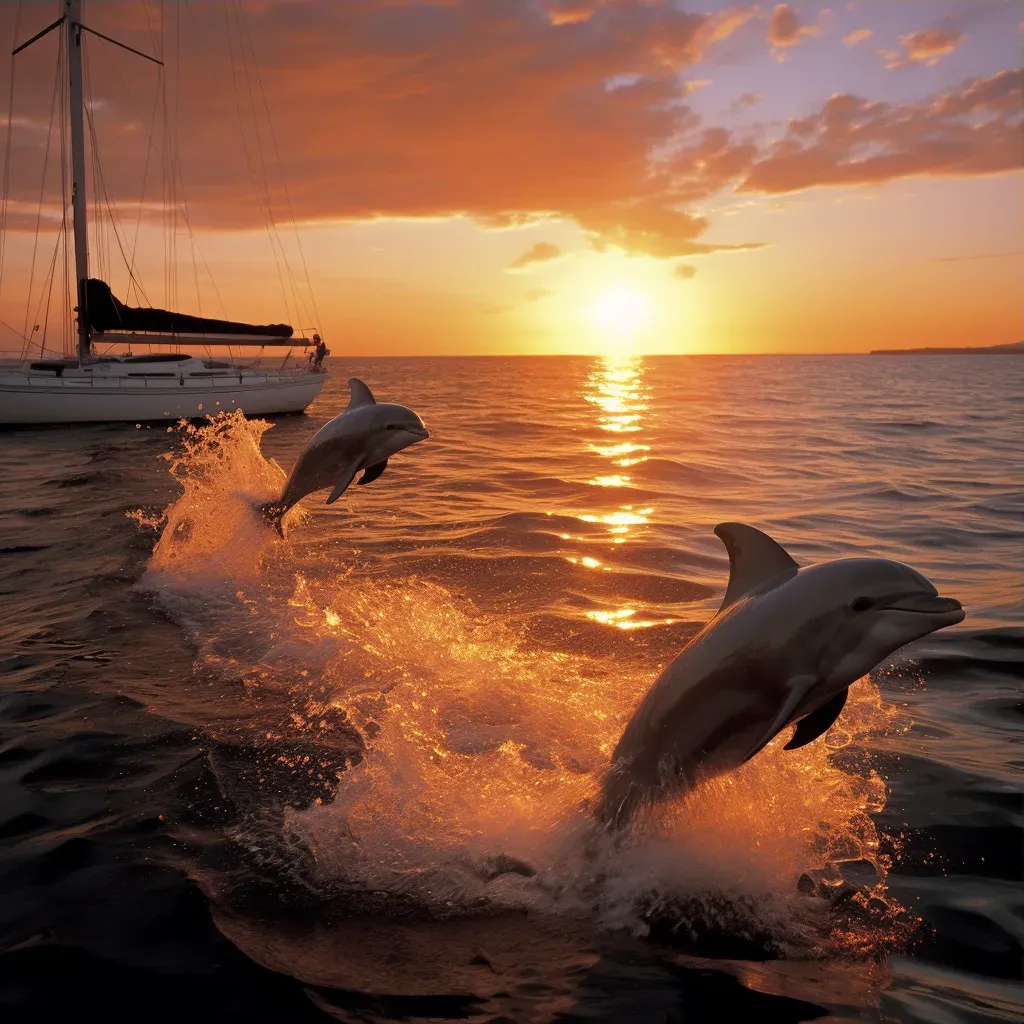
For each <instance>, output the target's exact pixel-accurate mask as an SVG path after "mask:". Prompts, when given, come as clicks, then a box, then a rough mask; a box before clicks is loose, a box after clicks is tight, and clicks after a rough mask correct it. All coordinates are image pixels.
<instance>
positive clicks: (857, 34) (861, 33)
mask: <svg viewBox="0 0 1024 1024" xmlns="http://www.w3.org/2000/svg"><path fill="white" fill-rule="evenodd" d="M872 35H873V33H872V31H871V29H869V28H858V29H856V30H855V31H853V32H851V33H850V34H849V35H848V36H843V42H844V43H845V44H846V45H847V46H856V45H857V44H858V43H863V42H864V40H865V39H870V38H871V36H872Z"/></svg>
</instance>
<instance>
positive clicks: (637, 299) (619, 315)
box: [591, 284, 651, 347]
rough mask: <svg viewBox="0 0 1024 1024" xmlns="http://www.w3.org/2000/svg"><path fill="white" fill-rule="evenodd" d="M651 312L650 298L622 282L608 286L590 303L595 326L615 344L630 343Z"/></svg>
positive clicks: (644, 324)
mask: <svg viewBox="0 0 1024 1024" xmlns="http://www.w3.org/2000/svg"><path fill="white" fill-rule="evenodd" d="M650 316H651V301H650V299H649V298H648V297H647V296H646V295H644V294H642V293H641V292H638V291H637V290H636V289H635V288H629V287H627V286H625V285H621V284H617V285H615V286H614V287H612V288H609V289H608V291H606V292H604V293H603V294H602V295H601V296H600V297H599V298H598V299H597V301H596V302H595V303H594V305H593V306H592V307H591V317H592V319H593V322H594V326H595V327H597V328H598V329H599V330H600V331H601V332H602V333H603V334H604V335H605V336H606V337H607V338H608V340H609V341H610V342H611V343H612V344H614V345H615V346H616V347H622V346H629V345H631V344H632V343H633V341H634V340H635V339H636V336H637V334H638V333H639V332H640V330H641V329H642V328H644V327H645V326H646V325H647V323H648V321H649V320H650Z"/></svg>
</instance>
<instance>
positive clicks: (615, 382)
mask: <svg viewBox="0 0 1024 1024" xmlns="http://www.w3.org/2000/svg"><path fill="white" fill-rule="evenodd" d="M645 373H646V367H645V365H644V360H643V358H642V357H641V356H629V357H623V356H621V355H620V356H618V357H611V356H609V357H606V358H603V359H599V360H597V361H596V362H595V364H594V367H593V368H592V370H591V372H590V374H589V375H588V377H587V381H586V385H585V387H584V390H583V395H582V397H583V400H584V401H585V402H587V403H588V404H589V405H590V406H591V407H593V408H594V409H596V411H597V421H596V424H594V426H596V428H597V430H599V431H602V432H603V433H605V434H612V435H621V434H629V435H632V436H631V437H630V438H629V439H628V440H614V441H612V440H611V439H607V440H606V439H605V438H603V437H598V438H596V439H594V440H591V441H588V443H587V446H586V447H587V450H588V451H589V452H591V453H593V455H596V456H598V457H599V458H601V459H602V460H606V462H607V463H610V466H608V468H609V469H610V470H612V471H611V472H598V473H596V474H595V475H594V476H592V477H590V479H588V480H587V483H588V484H589V485H590V486H591V487H593V488H596V489H597V490H595V492H594V494H595V499H596V498H597V496H598V495H600V499H599V507H598V508H597V509H584V510H576V511H575V514H576V517H577V518H578V519H579V520H580V521H581V522H584V523H598V524H602V525H603V526H604V527H605V529H606V534H605V536H604V537H603V538H602V542H603V543H605V544H609V545H612V548H611V550H612V551H614V550H615V548H616V547H617V546H620V545H623V544H627V543H629V542H630V541H635V540H638V539H640V537H641V536H643V534H644V533H645V532H646V531H645V528H646V527H647V525H648V524H649V523H650V517H651V516H652V515H653V513H654V508H653V506H648V505H645V506H641V505H638V504H635V503H628V504H627V503H621V504H620V503H618V502H616V501H615V498H616V497H617V495H616V494H615V492H616V490H617V489H619V488H632V487H634V486H635V485H636V484H635V478H634V476H633V475H632V474H629V473H622V472H619V470H620V469H624V468H626V467H629V466H637V465H640V464H641V463H644V462H646V461H647V460H648V458H649V455H648V454H647V453H649V452H650V450H651V446H650V445H649V444H644V443H643V432H644V427H645V423H644V420H645V418H646V414H647V412H648V410H649V398H650V396H649V392H648V390H647V388H646V386H645V385H644V375H645ZM613 467H614V469H613ZM562 539H563V540H568V539H570V537H569V535H568V534H563V535H562ZM577 540H582V538H577ZM591 543H593V542H591ZM568 560H569V561H570V562H573V563H575V564H580V565H584V566H587V567H589V568H597V567H599V566H600V567H601V568H603V569H604V570H605V571H606V572H610V571H612V570H613V568H614V567H613V566H609V565H607V564H605V565H602V564H601V562H600V561H598V560H597V559H595V558H593V557H589V558H588V557H579V556H575V555H571V556H568ZM586 618H587V619H589V620H590V621H591V622H598V623H601V624H602V625H605V626H613V627H615V628H618V629H623V630H625V629H643V628H645V627H648V626H657V625H665V624H670V623H672V622H674V621H675V620H674V619H671V618H665V617H663V616H658V617H656V618H652V617H650V616H649V615H644V616H640V617H638V613H637V609H635V608H630V607H621V608H599V609H594V610H592V611H588V612H586Z"/></svg>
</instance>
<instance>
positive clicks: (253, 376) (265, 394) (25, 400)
mask: <svg viewBox="0 0 1024 1024" xmlns="http://www.w3.org/2000/svg"><path fill="white" fill-rule="evenodd" d="M325 380H326V376H325V375H324V374H320V373H274V372H267V373H263V372H260V371H252V370H242V371H235V372H232V373H230V374H218V375H209V374H208V375H205V376H198V375H197V376H193V377H190V376H188V375H181V376H179V375H178V374H177V373H174V374H173V375H169V376H168V375H160V376H156V375H153V374H138V375H132V376H129V375H127V374H125V373H117V374H113V373H84V372H69V373H65V374H63V375H61V376H55V375H54V374H53V373H37V372H34V371H32V370H28V371H25V370H15V371H7V372H0V424H5V425H11V424H43V423H111V422H121V423H139V422H143V421H153V420H178V419H182V418H184V419H196V418H201V417H204V416H209V415H213V414H215V413H218V412H224V411H230V410H232V409H242V410H243V412H245V414H246V415H248V416H266V415H273V414H276V413H290V412H302V411H303V410H304V409H305V408H306V407H307V406H308V405H309V404H310V403H311V402H312V401H313V400H314V399H315V398H316V397H317V395H319V394H320V389H321V388H322V387H323V385H324V381H325Z"/></svg>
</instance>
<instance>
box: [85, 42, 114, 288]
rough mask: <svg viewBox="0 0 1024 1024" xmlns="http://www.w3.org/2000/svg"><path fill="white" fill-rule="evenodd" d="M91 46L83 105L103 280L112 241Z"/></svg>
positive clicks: (108, 270)
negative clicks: (105, 212) (106, 217)
mask: <svg viewBox="0 0 1024 1024" xmlns="http://www.w3.org/2000/svg"><path fill="white" fill-rule="evenodd" d="M89 56H90V47H88V46H82V107H83V109H84V110H85V116H86V120H87V121H88V124H89V141H90V142H91V143H92V145H91V146H90V147H89V161H90V163H91V165H92V180H93V183H94V184H95V185H96V187H95V188H94V189H93V197H92V210H93V218H92V221H93V231H94V233H95V236H96V250H95V252H96V265H97V270H98V272H99V277H100V279H101V280H103V281H108V280H109V277H108V275H109V273H110V242H109V240H108V239H107V226H106V224H105V223H104V220H103V205H102V199H103V197H102V195H101V194H100V184H101V178H102V174H103V171H102V168H101V166H100V153H99V147H98V146H97V143H96V126H95V124H94V123H93V117H92V106H93V103H92V73H91V72H92V62H91V61H90V60H89Z"/></svg>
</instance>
